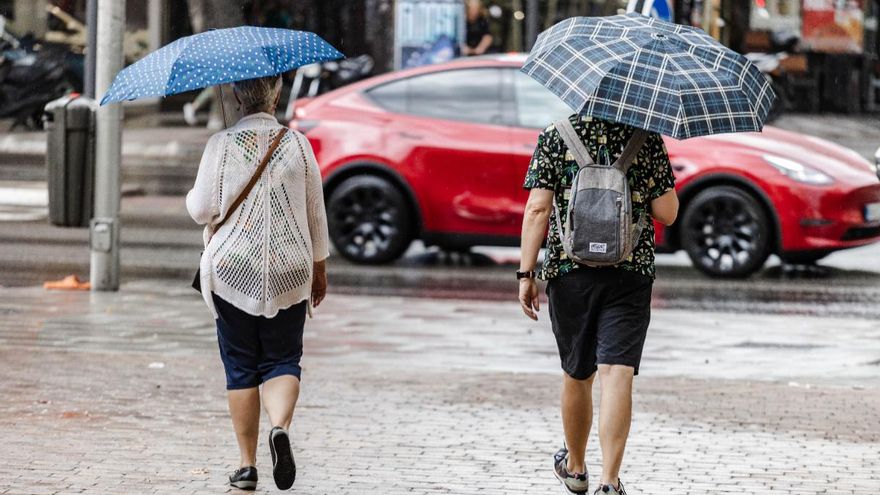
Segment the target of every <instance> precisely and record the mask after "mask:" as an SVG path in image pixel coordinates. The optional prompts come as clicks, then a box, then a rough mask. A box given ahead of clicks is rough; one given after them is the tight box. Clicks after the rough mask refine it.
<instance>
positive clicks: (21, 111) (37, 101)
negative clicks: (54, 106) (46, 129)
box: [0, 16, 78, 130]
mask: <svg viewBox="0 0 880 495" xmlns="http://www.w3.org/2000/svg"><path fill="white" fill-rule="evenodd" d="M77 82H78V81H77V77H76V75H75V74H74V73H73V72H72V71H71V70H70V69H69V66H68V63H67V60H66V56H65V54H64V53H62V52H61V51H59V50H52V49H42V48H41V47H40V45H39V44H38V43H35V42H33V40H31V39H30V38H28V37H25V38H21V39H20V38H17V37H16V36H14V35H13V34H12V33H10V32H9V31H7V30H6V22H5V19H3V18H2V16H0V118H4V119H12V129H15V128H17V127H24V128H25V129H31V130H34V129H42V127H43V118H42V116H43V108H45V106H46V104H47V103H49V102H50V101H52V100H55V99H57V98H60V97H61V96H64V95H65V94H68V93H70V92H72V91H74V90H76V89H77Z"/></svg>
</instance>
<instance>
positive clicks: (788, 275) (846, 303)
mask: <svg viewBox="0 0 880 495" xmlns="http://www.w3.org/2000/svg"><path fill="white" fill-rule="evenodd" d="M40 187H41V186H40V185H39V184H38V183H24V184H23V183H0V193H2V194H0V198H3V199H0V203H3V205H2V206H0V214H3V215H4V217H3V218H4V219H5V221H0V285H5V286H27V285H36V284H40V283H42V282H43V281H45V280H53V279H58V278H61V277H63V276H66V275H69V274H78V275H79V276H80V277H83V278H87V277H88V272H89V270H88V264H89V251H88V229H61V228H55V227H51V226H49V225H48V223H47V222H46V220H45V189H41V188H40ZM43 187H44V186H43ZM41 201H42V203H41ZM122 215H123V232H122V243H123V247H122V252H121V253H122V254H121V256H122V264H123V279H124V280H133V279H143V278H171V279H177V280H179V281H180V282H181V283H182V284H186V283H188V282H189V281H190V280H191V278H192V274H193V273H194V271H195V267H196V265H197V264H198V258H199V255H200V253H201V232H200V230H199V228H198V227H196V226H195V225H194V224H193V223H192V222H191V220H190V219H189V217H188V216H187V214H186V211H185V207H184V200H183V197H179V196H176V197H162V196H135V197H127V198H124V200H123V207H122ZM517 256H518V250H517V249H509V248H506V249H505V248H478V249H476V250H475V252H474V253H473V254H471V255H464V256H463V255H460V254H446V253H440V252H437V251H432V250H425V249H424V247H422V246H421V245H420V244H419V243H416V244H414V246H413V248H412V249H411V250H410V251H409V253H407V255H406V257H405V258H404V259H402V260H400V261H398V262H396V263H394V264H392V265H389V266H380V267H364V266H356V265H352V264H350V263H348V262H346V261H345V260H344V259H342V258H341V257H339V256H334V257H333V258H332V259H331V261H330V283H331V284H332V285H333V286H334V287H335V289H336V290H337V291H341V292H346V293H351V294H358V293H369V294H373V295H375V294H385V295H409V296H421V297H432V298H474V299H490V300H510V298H512V297H515V295H514V294H515V290H516V284H515V283H514V282H513V280H512V277H511V273H512V272H513V270H514V269H515V267H516V265H517V264H518V258H517ZM658 267H659V268H658V281H657V284H656V288H655V291H656V292H655V294H656V298H655V306H656V307H662V308H669V309H688V310H709V311H735V312H738V311H748V312H761V313H775V314H802V315H819V316H837V317H843V318H847V317H866V318H867V317H870V318H876V319H880V244H876V245H873V246H868V247H864V248H859V249H855V250H850V251H842V252H839V253H835V254H833V255H831V256H829V257H828V258H827V259H826V260H823V261H822V262H821V267H822V268H821V269H819V270H802V269H791V268H789V267H783V266H782V265H780V263H779V261H778V260H775V259H771V260H770V262H768V264H767V266H766V268H765V269H764V270H763V271H761V272H760V273H758V274H757V275H755V276H753V277H752V278H750V279H748V280H734V281H722V280H715V279H710V278H707V277H705V276H703V275H701V274H699V273H697V272H696V271H695V270H694V269H693V268H692V267H691V264H690V261H689V260H688V258H687V256H686V255H685V254H684V253H678V254H674V255H659V256H658Z"/></svg>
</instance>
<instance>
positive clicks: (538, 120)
mask: <svg viewBox="0 0 880 495" xmlns="http://www.w3.org/2000/svg"><path fill="white" fill-rule="evenodd" d="M515 74H516V75H515V76H514V79H513V81H514V91H515V98H516V119H517V125H519V126H521V127H529V128H534V129H543V128H544V127H547V126H548V125H550V123H552V122H554V121H556V120H558V119H560V118H562V117H567V116H569V115H571V114H572V110H571V108H569V107H568V105H566V104H565V103H564V102H563V101H562V100H561V99H559V98H558V97H557V96H556V95H554V94H553V93H551V92H550V90H548V89H547V88H545V87H544V86H541V84H540V83H538V81H535V80H534V79H532V78H531V77H529V76H527V75H526V74H523V73H522V72H520V71H515Z"/></svg>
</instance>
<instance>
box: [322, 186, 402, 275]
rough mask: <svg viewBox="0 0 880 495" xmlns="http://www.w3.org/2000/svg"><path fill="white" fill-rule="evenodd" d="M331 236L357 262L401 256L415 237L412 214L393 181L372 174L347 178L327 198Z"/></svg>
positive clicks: (392, 258) (383, 260) (382, 261)
mask: <svg viewBox="0 0 880 495" xmlns="http://www.w3.org/2000/svg"><path fill="white" fill-rule="evenodd" d="M327 212H328V223H329V228H330V239H331V240H332V242H333V245H334V246H335V247H336V250H337V251H339V254H341V255H342V256H344V257H345V258H346V259H348V260H351V261H353V262H355V263H387V262H389V261H392V260H395V259H397V258H399V257H400V256H401V255H402V254H403V253H404V252H405V251H406V249H407V248H408V247H409V245H410V243H411V242H412V238H413V227H412V215H411V211H410V208H409V204H408V203H407V201H406V198H405V197H404V195H403V193H401V191H400V189H398V188H397V187H396V186H395V185H394V184H392V183H391V182H389V181H387V180H386V179H383V178H381V177H376V176H372V175H362V176H355V177H350V178H348V179H345V180H344V181H343V182H342V183H341V184H339V186H338V187H336V188H335V189H334V190H333V192H332V193H331V194H330V198H329V200H328V201H327Z"/></svg>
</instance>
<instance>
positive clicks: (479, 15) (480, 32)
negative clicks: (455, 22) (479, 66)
mask: <svg viewBox="0 0 880 495" xmlns="http://www.w3.org/2000/svg"><path fill="white" fill-rule="evenodd" d="M465 9H466V14H467V33H466V37H465V38H466V39H465V44H464V45H462V47H461V54H462V55H464V56H467V57H470V56H474V55H483V54H485V53H486V52H487V51H488V50H489V48H491V47H492V35H491V34H490V33H489V18H488V16H487V15H486V8H485V7H483V2H482V1H481V0H467V1H466V2H465Z"/></svg>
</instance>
